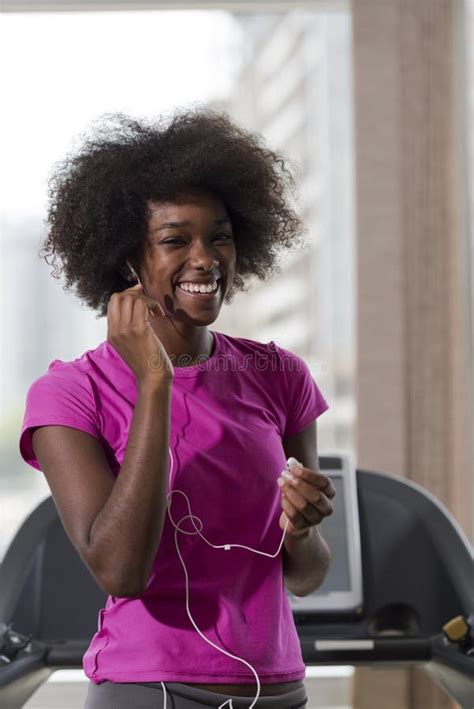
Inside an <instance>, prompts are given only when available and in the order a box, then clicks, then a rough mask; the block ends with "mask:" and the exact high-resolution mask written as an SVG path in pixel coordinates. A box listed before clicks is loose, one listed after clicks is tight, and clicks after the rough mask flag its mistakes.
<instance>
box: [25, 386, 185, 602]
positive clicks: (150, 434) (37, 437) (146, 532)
mask: <svg viewBox="0 0 474 709" xmlns="http://www.w3.org/2000/svg"><path fill="white" fill-rule="evenodd" d="M171 392H172V384H171V382H164V383H163V385H161V386H153V387H152V386H150V387H149V388H145V387H142V388H141V389H139V391H138V397H137V403H136V406H135V409H134V411H133V418H132V421H131V425H130V431H129V436H128V443H127V448H126V451H125V456H124V459H123V463H122V466H121V468H120V472H119V474H118V476H117V479H115V478H114V475H113V473H112V470H111V469H110V466H109V464H108V462H107V460H106V458H105V454H104V449H103V447H102V445H101V443H100V442H99V441H98V440H97V439H96V438H94V437H93V436H91V435H89V434H88V433H85V432H83V431H79V430H78V429H74V428H69V427H67V426H41V427H39V428H37V429H36V430H35V431H34V432H33V435H32V446H33V450H34V452H35V456H36V458H37V460H38V461H39V463H40V467H41V470H42V471H43V473H44V475H45V477H46V479H47V481H48V485H49V488H50V490H51V493H52V496H53V499H54V502H55V505H56V508H57V510H58V514H59V516H60V519H61V521H62V523H63V526H64V529H65V531H66V533H67V535H68V537H69V539H70V541H71V542H72V544H73V545H74V547H75V548H76V550H77V551H78V553H79V555H80V556H81V558H82V559H83V561H84V563H85V564H86V566H87V567H88V568H89V570H90V572H91V573H92V575H93V576H94V578H95V580H96V582H97V584H98V585H99V587H100V588H101V589H102V590H103V591H104V592H105V593H108V594H110V595H112V596H118V597H126V596H136V595H139V594H140V593H142V591H143V590H144V588H145V586H146V582H147V580H148V576H149V573H150V569H151V566H152V564H153V560H154V558H155V555H156V553H157V551H158V548H159V545H160V540H161V533H162V530H163V524H164V519H165V514H166V503H167V493H168V488H169V486H168V463H169V454H168V445H169V435H170V406H171Z"/></svg>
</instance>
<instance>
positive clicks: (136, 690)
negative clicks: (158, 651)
mask: <svg viewBox="0 0 474 709" xmlns="http://www.w3.org/2000/svg"><path fill="white" fill-rule="evenodd" d="M164 684H165V687H166V709H198V707H206V708H207V707H219V706H220V705H221V704H224V705H225V709H230V706H229V703H227V704H225V702H228V701H229V699H230V698H232V707H233V709H244V707H245V708H247V707H249V706H250V705H251V704H252V702H253V700H254V697H255V695H256V693H257V685H255V692H254V693H253V694H252V695H251V696H249V697H236V696H234V695H227V694H220V693H218V692H209V691H205V690H202V689H197V687H190V686H189V685H188V684H181V683H179V682H165V683H164ZM307 701H308V697H307V696H306V689H305V687H299V688H297V689H294V690H293V691H291V692H285V694H276V695H273V696H266V697H262V696H260V697H259V698H258V701H257V703H256V704H255V707H259V708H260V707H267V709H270V707H271V709H303V707H306V703H307ZM164 706H165V705H164V694H163V687H162V685H161V683H160V682H140V683H138V682H126V683H125V682H109V681H108V680H106V681H105V682H102V683H101V684H95V683H94V682H92V681H89V685H88V690H87V697H86V703H85V704H84V709H163V707H164Z"/></svg>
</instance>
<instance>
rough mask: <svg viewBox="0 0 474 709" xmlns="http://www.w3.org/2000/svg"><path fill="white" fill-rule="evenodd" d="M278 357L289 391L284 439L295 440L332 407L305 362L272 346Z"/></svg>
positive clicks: (287, 391) (282, 349)
mask: <svg viewBox="0 0 474 709" xmlns="http://www.w3.org/2000/svg"><path fill="white" fill-rule="evenodd" d="M270 345H271V346H272V348H273V350H274V351H276V352H277V353H278V358H279V367H280V370H281V373H282V374H281V376H282V377H283V381H284V384H285V387H286V394H285V396H286V402H285V408H286V427H285V430H284V433H283V437H284V438H286V437H287V436H293V435H295V434H296V433H299V432H300V431H302V430H303V429H304V428H306V426H308V425H309V424H310V423H311V422H312V421H314V420H315V419H317V418H318V416H320V415H321V414H322V413H324V412H325V411H327V409H329V404H328V403H327V401H326V399H325V398H324V396H323V395H322V393H321V391H320V389H319V387H318V385H317V384H316V382H315V381H314V379H313V376H312V374H311V371H310V369H309V366H308V365H307V364H306V362H305V361H304V359H302V358H301V357H299V356H298V355H296V354H294V352H290V351H289V350H285V349H284V348H283V347H279V346H278V345H276V344H275V343H274V342H273V341H272V342H271V343H270Z"/></svg>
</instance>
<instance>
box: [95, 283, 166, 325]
mask: <svg viewBox="0 0 474 709" xmlns="http://www.w3.org/2000/svg"><path fill="white" fill-rule="evenodd" d="M141 303H143V304H144V305H146V306H147V308H148V311H151V312H152V313H153V316H154V317H160V316H165V313H164V311H163V308H162V307H161V305H160V304H159V302H158V301H157V300H154V299H153V298H149V297H148V296H146V295H144V293H143V286H142V285H141V283H137V284H136V285H134V286H131V287H130V288H126V289H125V290H123V291H118V292H116V293H112V295H111V296H110V299H109V302H108V305H107V316H109V314H110V317H111V318H112V319H113V320H114V322H116V323H117V324H120V325H122V326H124V325H125V326H127V325H130V324H131V323H132V321H133V318H134V313H135V312H136V313H137V314H139V313H140V311H142V313H144V314H145V315H146V312H147V311H146V310H144V308H143V306H142V305H141Z"/></svg>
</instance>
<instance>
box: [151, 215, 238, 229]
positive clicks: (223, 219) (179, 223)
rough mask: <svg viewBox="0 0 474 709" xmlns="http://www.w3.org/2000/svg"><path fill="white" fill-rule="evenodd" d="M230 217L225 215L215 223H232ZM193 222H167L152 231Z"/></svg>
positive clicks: (187, 224)
mask: <svg viewBox="0 0 474 709" xmlns="http://www.w3.org/2000/svg"><path fill="white" fill-rule="evenodd" d="M230 223H231V222H230V219H229V217H223V218H222V219H216V220H215V222H214V224H230ZM190 224H191V222H189V221H186V222H166V223H165V224H162V225H161V226H159V227H156V229H152V232H154V231H160V229H173V228H174V227H180V226H189V225H190Z"/></svg>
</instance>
